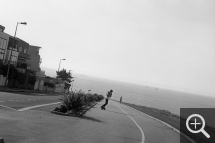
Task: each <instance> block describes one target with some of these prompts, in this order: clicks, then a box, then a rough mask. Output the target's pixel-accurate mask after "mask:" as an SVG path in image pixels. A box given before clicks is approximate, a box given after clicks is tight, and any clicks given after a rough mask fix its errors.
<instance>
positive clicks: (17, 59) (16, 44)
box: [6, 36, 31, 73]
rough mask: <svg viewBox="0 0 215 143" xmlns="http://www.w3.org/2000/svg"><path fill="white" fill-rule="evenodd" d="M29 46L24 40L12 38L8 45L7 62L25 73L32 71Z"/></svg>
mask: <svg viewBox="0 0 215 143" xmlns="http://www.w3.org/2000/svg"><path fill="white" fill-rule="evenodd" d="M28 48H29V44H28V43H27V42H25V41H23V40H22V39H19V38H15V39H14V37H12V36H10V38H9V43H8V52H7V56H6V60H7V61H10V62H11V64H14V65H16V67H17V68H18V69H19V70H20V71H22V72H23V73H25V70H27V69H30V64H29V61H30V59H31V58H30V55H29V54H28V53H27V52H28Z"/></svg>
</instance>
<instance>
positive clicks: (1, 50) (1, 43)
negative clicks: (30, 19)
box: [0, 25, 10, 62]
mask: <svg viewBox="0 0 215 143" xmlns="http://www.w3.org/2000/svg"><path fill="white" fill-rule="evenodd" d="M4 29H5V27H4V26H1V25H0V62H3V61H4V60H5V58H6V54H7V47H8V42H9V37H10V36H9V35H8V34H6V33H4Z"/></svg>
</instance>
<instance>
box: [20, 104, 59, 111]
mask: <svg viewBox="0 0 215 143" xmlns="http://www.w3.org/2000/svg"><path fill="white" fill-rule="evenodd" d="M59 103H61V102H55V103H48V104H41V105H34V106H29V107H24V108H21V109H18V110H17V111H26V110H30V109H34V108H39V107H43V106H49V105H54V104H59Z"/></svg>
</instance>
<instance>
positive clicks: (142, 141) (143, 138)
mask: <svg viewBox="0 0 215 143" xmlns="http://www.w3.org/2000/svg"><path fill="white" fill-rule="evenodd" d="M114 105H115V106H117V107H118V108H119V109H120V110H122V111H123V112H124V113H125V114H126V115H128V113H126V112H125V111H124V110H123V109H122V108H120V107H119V106H118V105H116V104H115V103H114ZM128 117H129V118H130V119H131V120H132V121H133V122H134V123H135V124H136V126H137V127H138V128H139V130H140V132H141V135H142V140H141V143H144V142H145V135H144V132H143V130H142V129H141V127H140V126H139V125H138V124H137V122H136V121H135V120H134V119H133V118H132V117H131V116H129V115H128Z"/></svg>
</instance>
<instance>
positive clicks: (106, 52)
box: [0, 0, 215, 95]
mask: <svg viewBox="0 0 215 143" xmlns="http://www.w3.org/2000/svg"><path fill="white" fill-rule="evenodd" d="M1 5H2V7H1V9H0V12H1V13H2V15H1V19H0V25H3V26H5V33H8V34H10V35H14V32H15V28H16V23H17V22H27V25H19V26H18V30H17V33H16V35H17V37H19V38H20V39H22V40H24V41H26V42H28V43H29V44H30V45H35V46H39V47H42V48H41V50H40V55H41V58H42V64H41V66H42V67H47V68H52V69H58V66H59V62H60V59H66V60H65V61H62V62H61V67H60V69H62V68H65V69H67V70H72V71H73V72H74V73H80V74H84V75H91V76H96V77H102V78H107V79H115V80H119V81H125V82H126V81H129V82H131V83H137V84H152V85H155V86H156V85H160V86H162V87H166V88H172V89H184V90H185V89H186V90H188V91H190V92H194V91H195V92H199V93H205V94H206V93H210V94H211V95H215V88H214V87H215V40H214V39H215V18H214V15H215V1H214V0H207V1H205V0H190V1H187V0H163V1H157V0H145V1H142V0H136V1H125V0H117V1H115V0H108V1H106V0H91V1H88V0H82V1H77V0H74V1H57V0H45V1H38V0H19V1H14V0H2V1H1ZM14 10H15V12H14Z"/></svg>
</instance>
